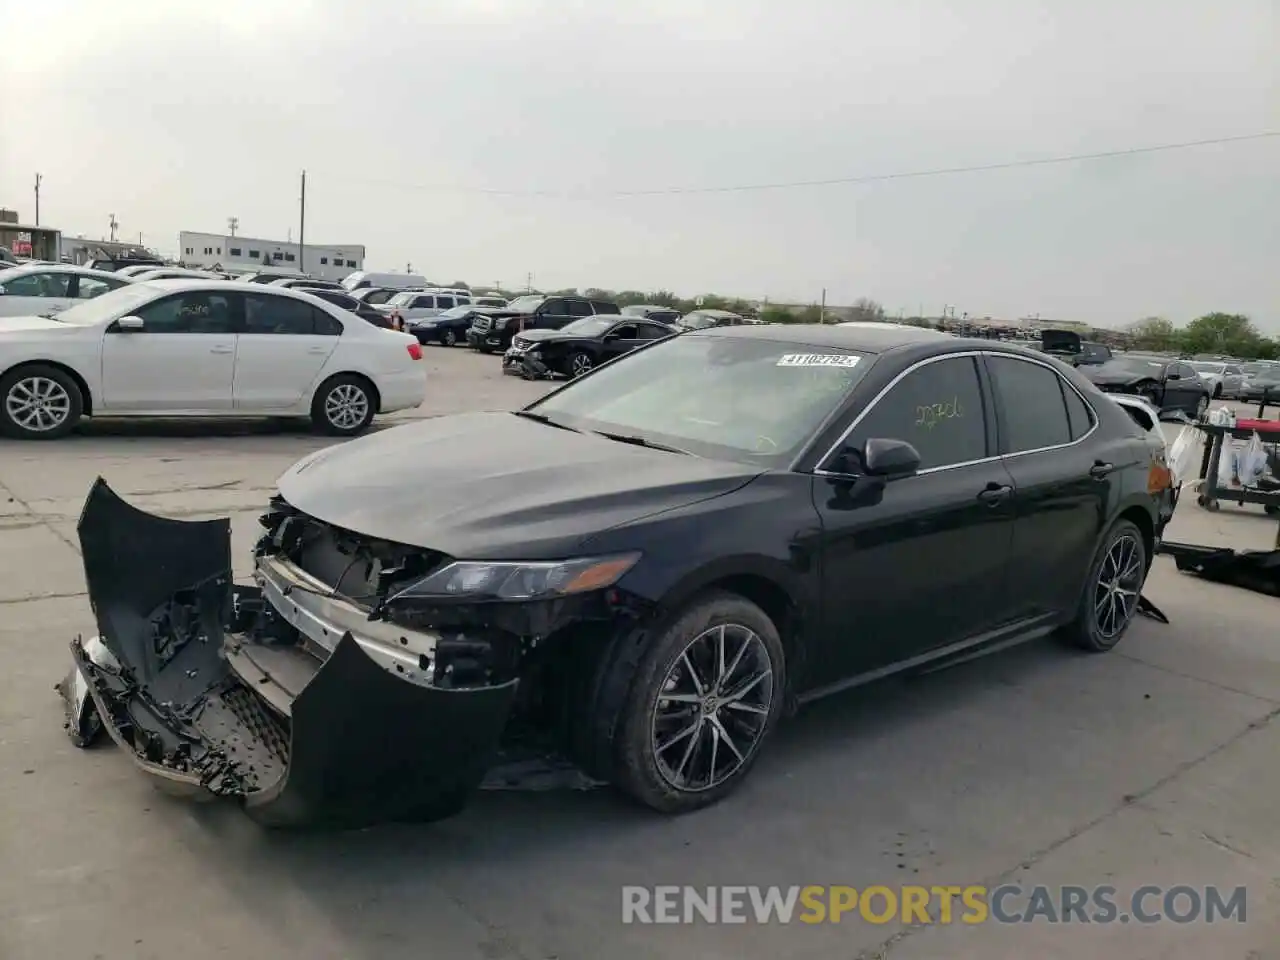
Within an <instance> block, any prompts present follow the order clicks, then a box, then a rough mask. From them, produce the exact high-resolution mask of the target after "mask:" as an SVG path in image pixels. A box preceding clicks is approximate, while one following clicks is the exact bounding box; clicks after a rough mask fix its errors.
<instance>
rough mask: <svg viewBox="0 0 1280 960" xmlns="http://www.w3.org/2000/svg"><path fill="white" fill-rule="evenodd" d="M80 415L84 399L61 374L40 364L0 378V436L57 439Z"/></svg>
mask: <svg viewBox="0 0 1280 960" xmlns="http://www.w3.org/2000/svg"><path fill="white" fill-rule="evenodd" d="M83 413H84V397H83V396H82V395H81V393H80V387H79V385H78V384H77V383H76V382H75V380H74V379H73V378H72V377H71V376H69V375H68V374H67V373H66V372H65V371H63V370H60V369H58V368H57V367H51V366H48V365H47V364H43V363H32V364H28V365H26V366H23V367H18V368H17V369H15V370H10V371H9V372H8V373H6V374H5V375H4V376H3V377H0V433H2V434H4V435H5V436H7V437H14V438H16V439H19V440H57V439H58V438H59V437H65V436H66V435H67V434H68V433H70V432H71V431H72V430H73V429H75V426H76V424H77V423H79V422H80V416H81V415H82V414H83Z"/></svg>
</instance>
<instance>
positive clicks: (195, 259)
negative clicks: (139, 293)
mask: <svg viewBox="0 0 1280 960" xmlns="http://www.w3.org/2000/svg"><path fill="white" fill-rule="evenodd" d="M178 259H179V260H181V261H182V262H183V263H184V264H186V265H187V266H188V267H202V268H204V269H206V270H227V271H238V272H245V273H248V272H251V271H253V270H261V269H262V268H263V267H274V268H275V269H277V270H296V271H297V272H298V273H305V274H308V275H309V276H313V277H323V278H324V279H326V280H341V279H342V278H343V277H345V276H346V275H347V274H349V273H354V272H355V271H357V270H363V269H364V247H362V246H356V245H354V244H337V245H330V246H320V245H319V244H313V243H308V244H306V245H305V246H303V247H301V248H300V247H299V245H298V244H296V243H290V242H288V241H286V240H260V239H257V238H255V237H240V236H236V237H233V236H230V235H228V234H222V233H196V232H194V231H190V230H183V231H182V232H181V233H179V234H178Z"/></svg>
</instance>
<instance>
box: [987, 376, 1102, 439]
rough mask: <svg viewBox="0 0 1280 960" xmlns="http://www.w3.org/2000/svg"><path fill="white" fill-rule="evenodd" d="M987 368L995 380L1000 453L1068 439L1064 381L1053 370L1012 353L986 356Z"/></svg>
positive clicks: (1068, 423) (1069, 424)
mask: <svg viewBox="0 0 1280 960" xmlns="http://www.w3.org/2000/svg"><path fill="white" fill-rule="evenodd" d="M987 369H988V370H990V371H991V377H992V379H993V380H994V381H995V388H996V397H997V402H998V403H999V408H1000V414H1001V425H1002V431H1001V438H1000V439H1001V448H1002V450H1003V452H1004V453H1007V454H1008V453H1026V452H1027V451H1029V450H1041V449H1043V448H1045V447H1057V446H1061V445H1062V444H1065V443H1070V442H1071V434H1072V430H1071V421H1070V419H1069V416H1068V413H1067V404H1066V400H1065V398H1064V397H1063V392H1062V391H1063V388H1064V387H1065V384H1063V383H1062V378H1061V377H1059V376H1058V374H1057V373H1055V372H1054V371H1053V370H1050V369H1049V368H1048V367H1042V366H1041V365H1040V364H1038V363H1031V362H1030V361H1028V360H1019V359H1017V358H1016V357H988V358H987ZM1068 392H1072V391H1070V390H1069V389H1068ZM1077 399H1078V398H1077ZM1086 429H1087V428H1086Z"/></svg>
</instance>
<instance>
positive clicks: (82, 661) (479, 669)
mask: <svg viewBox="0 0 1280 960" xmlns="http://www.w3.org/2000/svg"><path fill="white" fill-rule="evenodd" d="M262 522H263V526H264V528H265V531H264V534H263V536H262V538H261V540H260V541H259V544H258V546H257V548H256V550H255V570H254V575H253V581H254V582H253V584H252V585H249V586H238V585H235V584H234V583H233V582H232V575H231V557H230V525H229V523H228V521H225V520H217V521H181V520H170V519H165V518H162V517H156V516H153V515H151V514H148V513H144V512H142V511H140V510H137V509H136V508H134V507H133V506H131V505H130V504H128V503H126V502H125V501H124V500H122V499H121V498H120V497H118V496H117V495H116V494H115V493H114V492H113V491H112V490H111V489H110V488H109V487H108V486H107V485H106V483H105V482H104V481H102V480H101V479H99V480H98V481H97V483H96V484H95V485H94V487H93V489H92V491H91V492H90V494H89V497H88V499H87V501H86V503H85V507H84V511H83V513H82V515H81V518H80V524H79V535H80V543H81V547H82V551H83V556H84V566H85V578H86V581H87V587H88V591H89V598H90V603H91V604H92V607H93V610H94V615H95V617H96V620H97V623H98V630H99V634H98V636H97V637H93V638H90V639H88V640H85V641H81V640H79V639H77V640H76V641H73V643H72V657H73V660H74V667H73V669H72V671H71V674H70V675H69V676H68V677H67V678H66V680H65V681H64V682H63V683H62V684H61V685H60V688H61V691H62V693H63V696H64V699H65V701H66V705H67V714H68V716H67V723H68V732H69V733H70V735H71V737H72V739H73V740H74V741H75V742H77V743H79V744H82V745H83V744H85V743H87V742H88V741H90V740H91V739H92V738H93V736H94V734H95V733H96V732H97V731H98V730H99V729H102V728H105V730H106V731H107V732H108V733H109V734H110V735H111V737H112V739H114V740H115V741H116V742H117V743H118V744H119V745H120V746H122V747H123V748H125V749H126V750H128V751H129V752H130V754H131V755H132V757H133V759H134V761H135V762H136V763H137V764H138V765H139V766H140V767H141V768H142V769H143V770H144V771H146V772H147V773H148V774H151V775H152V776H154V777H155V778H157V780H158V781H160V782H161V783H162V784H164V785H166V786H167V787H168V788H169V789H170V790H172V791H179V792H187V793H193V794H206V795H208V794H212V795H215V796H221V797H233V798H237V799H238V800H240V801H241V802H242V803H243V805H244V808H245V809H246V811H247V812H248V813H249V814H250V815H251V816H253V817H254V818H255V819H256V820H259V821H260V822H262V823H265V824H269V825H273V826H302V825H328V826H363V825H368V824H372V823H376V822H384V821H393V820H429V819H438V818H440V817H443V816H448V815H450V814H452V813H454V812H456V811H457V810H459V809H461V807H462V806H463V805H464V804H465V802H466V800H467V798H468V796H469V795H470V794H471V792H472V791H473V790H474V789H475V788H476V786H477V785H478V784H479V783H480V781H481V779H482V778H483V776H484V774H485V772H486V770H487V769H488V767H489V764H490V762H491V759H492V757H493V756H494V752H495V750H496V748H497V746H498V744H499V741H500V739H501V738H502V736H503V733H504V730H505V729H506V728H507V726H508V722H509V717H510V714H511V712H512V708H513V704H514V703H515V702H516V699H517V697H516V695H517V690H518V688H519V686H520V683H521V671H522V670H524V669H526V668H527V666H528V665H527V660H528V659H529V657H528V653H529V651H528V650H527V649H526V648H525V640H524V639H522V638H523V637H525V636H527V632H528V631H525V632H521V631H512V630H510V629H500V628H496V627H492V626H488V625H486V624H485V623H483V622H481V621H478V620H477V619H476V618H474V617H472V618H467V617H462V618H455V620H456V622H452V623H451V622H450V618H448V617H436V616H431V615H429V614H423V613H422V612H421V611H418V612H417V613H414V614H413V615H399V614H397V613H396V611H395V609H394V608H395V606H396V605H395V604H394V603H390V604H389V603H388V599H389V598H391V597H393V596H394V594H395V592H396V590H397V589H399V588H400V587H401V586H402V585H403V584H405V583H411V582H414V581H415V580H418V579H421V577H422V576H423V575H425V574H428V573H430V571H431V570H432V569H433V567H436V566H438V565H439V564H441V563H444V562H446V561H447V560H448V558H445V557H442V556H440V555H433V554H431V553H430V551H425V550H421V549H416V548H410V547H404V546H399V545H395V544H390V543H386V542H381V541H370V540H368V538H361V537H359V536H358V535H355V534H350V533H347V532H345V531H342V530H339V529H336V528H334V527H330V526H328V525H326V524H323V523H321V522H319V521H316V520H314V519H313V518H310V517H307V516H305V515H302V514H299V513H298V512H297V511H294V510H292V509H291V508H290V507H289V506H288V505H287V504H285V503H284V502H283V501H280V500H279V499H277V500H275V501H273V504H272V508H271V509H270V510H269V511H268V513H267V514H266V515H265V516H264V517H263V518H262ZM524 615H525V616H527V615H528V614H527V613H526V614H524ZM525 626H527V627H529V628H530V629H532V627H533V626H536V625H528V624H526V625H525ZM543 626H544V627H545V626H549V624H547V625H543Z"/></svg>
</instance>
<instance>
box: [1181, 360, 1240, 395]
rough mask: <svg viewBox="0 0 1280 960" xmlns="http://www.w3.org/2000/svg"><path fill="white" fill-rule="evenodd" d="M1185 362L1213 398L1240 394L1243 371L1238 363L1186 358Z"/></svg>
mask: <svg viewBox="0 0 1280 960" xmlns="http://www.w3.org/2000/svg"><path fill="white" fill-rule="evenodd" d="M1187 363H1188V364H1189V365H1190V366H1191V368H1192V369H1193V370H1195V372H1196V374H1197V375H1198V376H1199V377H1200V379H1201V380H1203V381H1204V382H1205V386H1207V387H1208V388H1209V393H1210V395H1211V396H1212V397H1213V399H1215V400H1220V399H1222V398H1224V397H1226V398H1232V397H1238V396H1240V391H1241V388H1242V387H1243V386H1244V373H1243V371H1242V370H1241V369H1240V365H1239V364H1235V363H1227V362H1225V361H1220V360H1188V361H1187Z"/></svg>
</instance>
